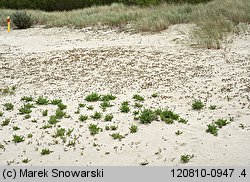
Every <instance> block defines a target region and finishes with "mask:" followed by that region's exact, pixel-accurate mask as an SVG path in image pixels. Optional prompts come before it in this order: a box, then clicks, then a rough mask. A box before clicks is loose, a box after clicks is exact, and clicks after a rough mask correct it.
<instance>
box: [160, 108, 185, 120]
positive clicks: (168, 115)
mask: <svg viewBox="0 0 250 182" xmlns="http://www.w3.org/2000/svg"><path fill="white" fill-rule="evenodd" d="M156 113H157V114H159V115H160V118H161V120H162V121H164V122H165V123H167V124H173V123H174V120H178V119H179V117H180V116H179V115H178V114H176V113H174V112H173V111H171V110H168V109H164V110H157V111H156Z"/></svg>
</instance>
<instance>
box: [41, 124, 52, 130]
mask: <svg viewBox="0 0 250 182" xmlns="http://www.w3.org/2000/svg"><path fill="white" fill-rule="evenodd" d="M48 128H52V125H50V124H46V125H43V126H42V128H41V129H48Z"/></svg>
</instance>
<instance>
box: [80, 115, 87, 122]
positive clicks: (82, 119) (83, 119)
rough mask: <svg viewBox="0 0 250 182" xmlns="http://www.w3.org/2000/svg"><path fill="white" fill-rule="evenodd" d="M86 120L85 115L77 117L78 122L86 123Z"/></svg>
mask: <svg viewBox="0 0 250 182" xmlns="http://www.w3.org/2000/svg"><path fill="white" fill-rule="evenodd" d="M87 119H88V116H87V115H80V116H79V121H82V122H83V121H86V120H87Z"/></svg>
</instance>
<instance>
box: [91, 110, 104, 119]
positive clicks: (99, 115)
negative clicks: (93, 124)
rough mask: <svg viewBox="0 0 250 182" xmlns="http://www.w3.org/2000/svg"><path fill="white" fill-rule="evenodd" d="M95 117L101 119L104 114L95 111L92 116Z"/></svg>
mask: <svg viewBox="0 0 250 182" xmlns="http://www.w3.org/2000/svg"><path fill="white" fill-rule="evenodd" d="M90 117H91V118H93V119H100V118H101V117H102V114H101V113H100V112H97V111H96V112H95V113H94V114H93V115H91V116H90Z"/></svg>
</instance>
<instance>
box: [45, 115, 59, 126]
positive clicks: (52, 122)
mask: <svg viewBox="0 0 250 182" xmlns="http://www.w3.org/2000/svg"><path fill="white" fill-rule="evenodd" d="M58 122H60V121H59V120H58V119H57V116H55V115H52V116H50V118H49V121H48V123H49V124H51V125H54V124H56V123H58Z"/></svg>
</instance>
